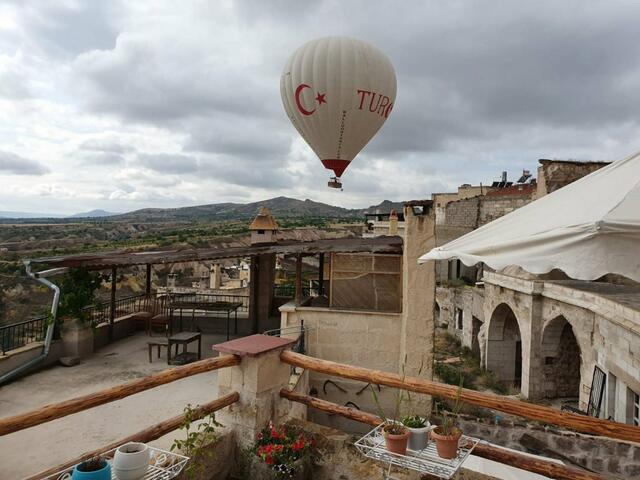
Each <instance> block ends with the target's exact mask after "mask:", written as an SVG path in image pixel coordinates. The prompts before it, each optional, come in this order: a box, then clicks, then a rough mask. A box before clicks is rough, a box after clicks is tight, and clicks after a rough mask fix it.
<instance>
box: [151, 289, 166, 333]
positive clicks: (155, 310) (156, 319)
mask: <svg viewBox="0 0 640 480" xmlns="http://www.w3.org/2000/svg"><path fill="white" fill-rule="evenodd" d="M166 304H167V299H166V297H159V298H154V299H153V306H152V308H151V309H150V313H151V315H150V316H149V318H148V319H147V335H149V336H152V332H153V330H154V328H157V327H162V331H163V333H164V336H165V337H166V336H167V332H168V330H169V321H170V318H169V316H168V315H167V312H165V306H166Z"/></svg>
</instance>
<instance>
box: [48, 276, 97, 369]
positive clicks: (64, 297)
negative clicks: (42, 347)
mask: <svg viewBox="0 0 640 480" xmlns="http://www.w3.org/2000/svg"><path fill="white" fill-rule="evenodd" d="M102 280H103V276H102V275H100V274H98V273H94V272H90V271H88V270H87V269H85V268H72V269H70V270H69V273H68V274H67V275H66V276H65V277H64V278H63V280H62V282H61V283H60V303H59V305H58V318H59V321H60V323H61V324H62V341H63V345H64V352H65V356H67V357H80V358H82V357H86V356H89V355H91V354H92V353H93V330H92V329H91V327H92V325H91V318H90V315H89V312H88V311H87V308H86V307H89V306H92V305H94V304H95V292H96V290H97V289H98V288H100V285H101V283H102Z"/></svg>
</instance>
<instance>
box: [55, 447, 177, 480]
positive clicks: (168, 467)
mask: <svg viewBox="0 0 640 480" xmlns="http://www.w3.org/2000/svg"><path fill="white" fill-rule="evenodd" d="M149 450H150V451H151V455H150V459H149V468H148V469H147V473H146V475H145V476H144V477H142V479H141V480H171V479H172V478H175V477H177V476H178V475H179V474H180V472H182V469H183V468H184V466H185V465H186V464H187V462H188V461H189V457H185V456H184V455H180V454H178V453H174V452H167V451H165V450H161V449H159V448H155V447H151V446H150V447H149ZM115 453H116V449H115V448H114V449H113V450H109V451H107V452H104V453H102V454H101V456H102V457H103V458H106V459H107V461H108V462H109V463H110V464H111V463H112V461H113V456H114V455H115ZM72 472H73V467H71V468H67V469H65V470H62V471H60V472H57V473H54V474H53V475H49V476H48V477H44V479H43V480H70V479H71V473H72ZM111 478H112V480H117V478H118V477H116V474H115V473H114V472H113V469H112V470H111Z"/></svg>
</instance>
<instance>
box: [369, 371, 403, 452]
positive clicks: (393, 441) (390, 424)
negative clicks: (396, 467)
mask: <svg viewBox="0 0 640 480" xmlns="http://www.w3.org/2000/svg"><path fill="white" fill-rule="evenodd" d="M403 378H404V377H403ZM369 386H370V387H371V392H372V394H373V400H374V403H375V404H376V407H377V409H378V413H379V416H380V421H381V422H382V424H383V426H382V434H383V435H384V443H385V445H386V446H387V450H388V451H389V452H391V453H396V454H398V455H404V454H406V453H407V443H408V442H409V435H410V434H411V432H410V431H409V429H408V428H407V427H406V426H404V425H403V424H402V422H401V421H400V419H399V415H400V405H401V404H402V401H403V399H404V390H396V400H395V405H394V409H393V415H392V416H391V417H390V418H389V417H387V415H386V414H385V413H384V409H383V408H382V405H381V404H380V400H379V399H378V395H377V394H376V391H375V389H374V388H373V385H369Z"/></svg>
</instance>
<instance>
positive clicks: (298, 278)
mask: <svg viewBox="0 0 640 480" xmlns="http://www.w3.org/2000/svg"><path fill="white" fill-rule="evenodd" d="M301 303H302V254H301V253H299V254H298V255H297V256H296V305H300V304H301Z"/></svg>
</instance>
